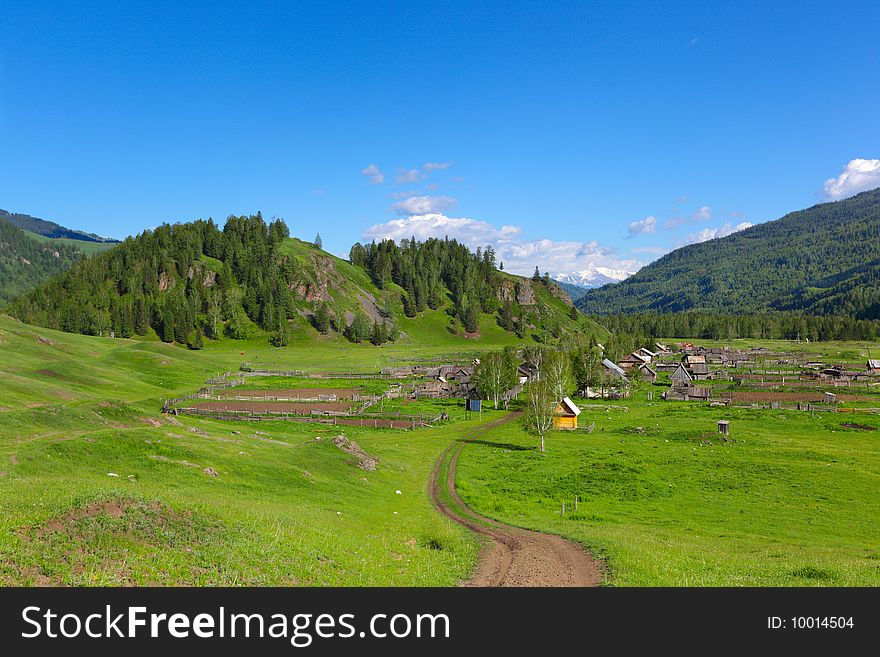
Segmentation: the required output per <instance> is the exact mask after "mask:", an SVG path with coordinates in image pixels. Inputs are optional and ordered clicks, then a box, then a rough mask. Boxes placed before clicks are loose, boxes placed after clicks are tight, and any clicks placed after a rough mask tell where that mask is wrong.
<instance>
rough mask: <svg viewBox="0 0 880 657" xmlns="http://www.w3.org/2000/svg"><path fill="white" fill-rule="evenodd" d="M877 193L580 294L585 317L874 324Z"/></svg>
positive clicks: (763, 227)
mask: <svg viewBox="0 0 880 657" xmlns="http://www.w3.org/2000/svg"><path fill="white" fill-rule="evenodd" d="M878 281H880V189H875V190H873V191H869V192H863V193H862V194H859V195H857V196H854V197H852V198H848V199H845V200H843V201H837V202H834V203H823V204H820V205H816V206H813V207H811V208H808V209H806V210H801V211H799V212H792V213H790V214H788V215H786V216H784V217H782V218H781V219H777V220H776V221H770V222H767V223H764V224H760V225H758V226H754V227H752V228H749V229H747V230H743V231H741V232H738V233H735V234H733V235H730V236H728V237H724V238H720V239H714V240H710V241H708V242H703V243H700V244H692V245H689V246H685V247H682V248H680V249H677V250H675V251H673V252H671V253H669V254H667V255H665V256H663V257H662V258H660V259H659V260H657V261H656V262H653V263H651V264H650V265H648V266H647V267H644V268H643V269H641V270H640V271H639V272H638V273H637V274H635V275H634V276H632V277H630V278H628V279H626V280H625V281H623V282H621V283H619V284H617V285H610V286H606V287H603V288H599V289H597V290H591V291H589V292H587V294H585V295H584V296H583V297H582V298H581V299H580V300H579V301H578V307H580V308H581V309H582V310H584V311H585V312H587V313H590V314H601V315H607V314H617V313H638V312H648V311H651V312H660V313H668V312H680V311H686V310H692V311H702V312H724V313H760V312H764V311H768V310H787V311H797V312H801V313H805V314H815V315H845V316H852V317H855V318H858V319H877V318H880V284H878Z"/></svg>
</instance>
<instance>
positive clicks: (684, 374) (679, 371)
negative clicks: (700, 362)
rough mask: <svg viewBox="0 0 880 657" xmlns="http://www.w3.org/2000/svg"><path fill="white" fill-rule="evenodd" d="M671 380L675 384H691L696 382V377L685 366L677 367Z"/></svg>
mask: <svg viewBox="0 0 880 657" xmlns="http://www.w3.org/2000/svg"><path fill="white" fill-rule="evenodd" d="M669 378H670V380H671V381H672V383H673V384H676V383H677V384H689V383H691V382H693V380H694V377H692V376H691V373H690V372H688V371H687V370H686V369H685V368H684V365H679V366H678V367H676V368H675V371H674V372H673V373H672V374H670V375H669Z"/></svg>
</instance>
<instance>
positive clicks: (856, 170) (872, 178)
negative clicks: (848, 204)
mask: <svg viewBox="0 0 880 657" xmlns="http://www.w3.org/2000/svg"><path fill="white" fill-rule="evenodd" d="M876 187H880V160H864V159H862V158H856V159H854V160H850V161H849V162H847V163H846V166H845V167H843V171H842V172H841V173H840V175H839V176H837V178H829V179H828V180H826V181H825V185H824V187H823V188H822V191H823V193H824V194H825V198H827V199H830V200H832V201H837V200H840V199H843V198H847V197H849V196H854V195H855V194H858V193H859V192H866V191H868V190H869V189H874V188H876Z"/></svg>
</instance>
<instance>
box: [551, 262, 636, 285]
mask: <svg viewBox="0 0 880 657" xmlns="http://www.w3.org/2000/svg"><path fill="white" fill-rule="evenodd" d="M634 273H635V272H633V271H627V270H625V269H611V268H609V267H590V268H589V269H583V270H581V271H574V272H570V273H568V274H565V273H562V272H560V273H558V274H556V276H554V277H553V278H554V279H555V280H557V281H559V282H560V283H568V284H569V285H576V286H577V287H584V288H594V287H602V286H603V285H608V283H619V282H620V281H622V280H623V279H625V278H629V277H630V276H632V275H633V274H634Z"/></svg>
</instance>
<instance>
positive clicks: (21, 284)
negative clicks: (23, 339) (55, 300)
mask: <svg viewBox="0 0 880 657" xmlns="http://www.w3.org/2000/svg"><path fill="white" fill-rule="evenodd" d="M81 258H83V253H82V252H81V251H80V250H79V249H77V248H76V247H74V246H72V245H70V244H55V243H51V244H50V243H48V242H42V241H40V240H38V239H37V238H36V236H34V235H32V234H30V233H27V232H25V231H23V230H21V229H20V228H17V227H15V226H13V225H12V224H10V223H9V222H7V221H5V220H3V219H2V218H0V303H3V302H6V301H9V300H10V299H12V298H13V297H15V296H18V295H20V294H24V293H25V292H28V291H29V290H32V289H33V288H35V287H36V286H37V285H38V284H40V283H41V282H43V281H44V280H46V279H47V278H49V277H50V276H54V275H55V274H60V273H61V272H63V271H65V270H66V269H68V268H69V267H70V266H71V265H73V264H74V263H76V262H77V261H79V260H80V259H81Z"/></svg>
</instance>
